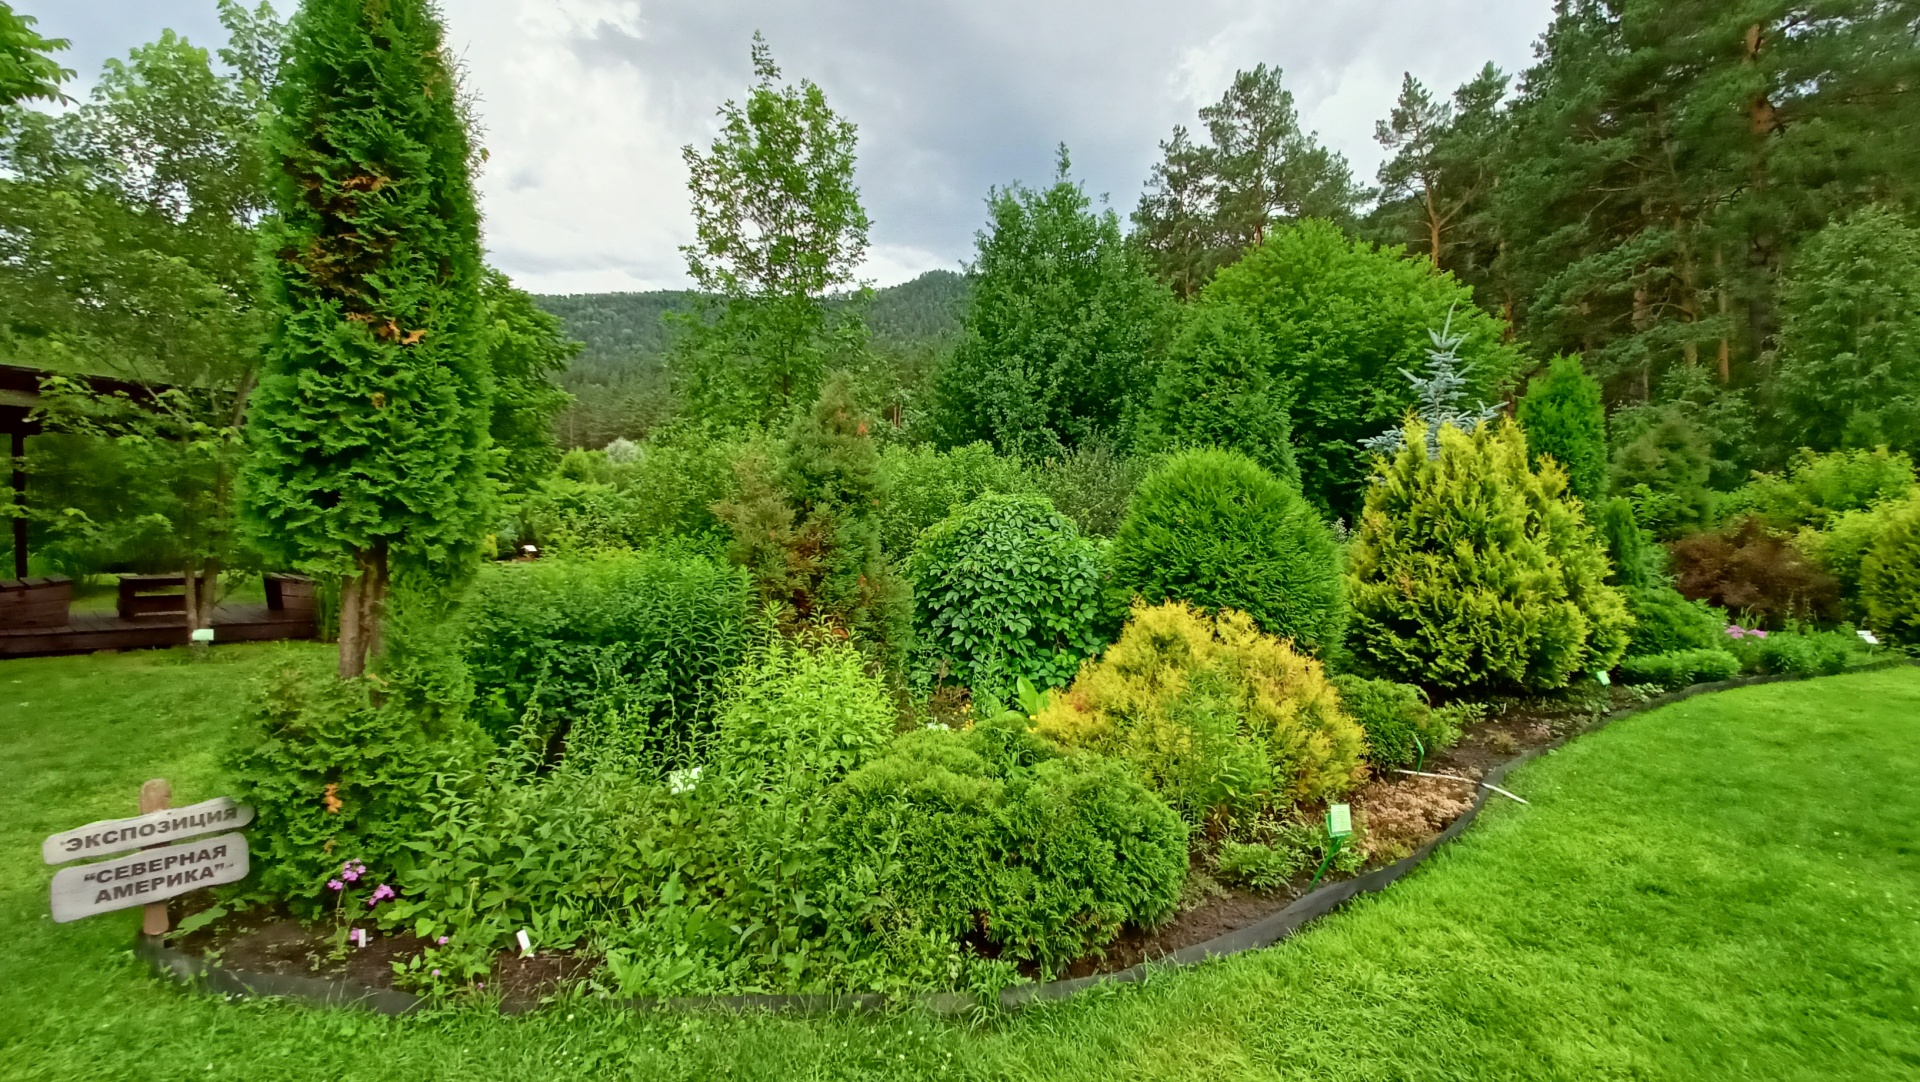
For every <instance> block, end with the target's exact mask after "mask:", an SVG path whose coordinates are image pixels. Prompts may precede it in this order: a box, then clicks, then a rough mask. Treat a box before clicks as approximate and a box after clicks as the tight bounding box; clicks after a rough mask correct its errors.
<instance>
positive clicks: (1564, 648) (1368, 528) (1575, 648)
mask: <svg viewBox="0 0 1920 1082" xmlns="http://www.w3.org/2000/svg"><path fill="white" fill-rule="evenodd" d="M1439 440H1440V450H1439V454H1438V456H1437V457H1435V458H1431V459H1430V458H1428V457H1427V450H1426V447H1427V438H1426V431H1425V427H1424V426H1423V425H1421V424H1420V423H1418V422H1415V423H1414V424H1411V425H1409V426H1408V435H1407V442H1406V445H1405V446H1403V447H1402V448H1401V449H1400V451H1399V452H1398V453H1397V454H1395V455H1394V456H1393V457H1392V458H1391V459H1381V460H1378V461H1377V465H1376V474H1375V479H1374V484H1373V487H1372V488H1371V489H1369V490H1368V492H1367V504H1366V511H1365V513H1364V514H1363V515H1362V517H1361V519H1360V528H1359V530H1358V531H1356V533H1355V535H1354V540H1353V544H1352V548H1351V550H1350V554H1349V568H1348V572H1347V583H1348V591H1349V596H1351V598H1352V600H1353V635H1352V637H1351V640H1350V641H1351V644H1352V647H1353V649H1354V652H1355V653H1356V655H1358V657H1359V658H1360V659H1361V661H1362V662H1363V663H1364V664H1366V665H1368V666H1371V667H1372V668H1374V669H1377V670H1378V671H1379V672H1380V673H1381V674H1382V675H1386V676H1389V677H1391V678H1393V679H1397V680H1402V681H1405V682H1408V683H1417V684H1421V685H1423V686H1426V687H1435V688H1445V689H1447V690H1449V691H1468V690H1472V691H1498V690H1513V689H1520V690H1526V691H1543V690H1547V689H1550V688H1557V687H1563V686H1565V685H1566V684H1567V682H1568V681H1569V680H1571V679H1572V678H1573V676H1574V675H1575V674H1576V673H1582V672H1593V671H1597V670H1605V669H1611V668H1612V667H1613V666H1614V664H1615V662H1617V661H1618V660H1619V659H1620V656H1621V654H1622V653H1623V652H1624V651H1625V649H1626V645H1627V634H1628V630H1629V628H1630V627H1631V626H1632V617H1631V616H1629V615H1628V613H1627V606H1626V600H1625V599H1624V598H1623V597H1621V595H1620V591H1619V590H1618V589H1616V588H1615V587H1612V586H1609V585H1607V583H1606V573H1607V558H1606V554H1605V552H1604V551H1603V550H1602V549H1601V547H1600V542H1599V540H1598V539H1597V538H1596V537H1595V536H1594V533H1593V530H1592V528H1591V527H1589V526H1588V525H1587V523H1586V521H1585V520H1584V519H1583V518H1582V517H1581V514H1580V508H1579V505H1578V503H1577V502H1574V501H1570V500H1569V499H1568V498H1567V481H1566V474H1565V473H1564V472H1563V471H1562V470H1561V469H1560V467H1559V466H1558V465H1557V464H1555V463H1552V462H1546V463H1543V464H1542V466H1541V469H1540V470H1539V471H1538V472H1535V471H1534V470H1532V469H1530V468H1529V467H1528V465H1527V445H1526V440H1525V438H1524V437H1523V436H1522V435H1521V432H1520V429H1519V428H1518V427H1517V426H1515V425H1513V424H1511V423H1507V424H1498V425H1482V426H1480V427H1479V428H1478V429H1477V430H1475V431H1474V432H1473V433H1472V434H1470V435H1469V434H1467V433H1463V432H1461V431H1459V430H1458V429H1455V428H1453V427H1451V426H1448V427H1444V428H1442V429H1441V430H1440V436H1439Z"/></svg>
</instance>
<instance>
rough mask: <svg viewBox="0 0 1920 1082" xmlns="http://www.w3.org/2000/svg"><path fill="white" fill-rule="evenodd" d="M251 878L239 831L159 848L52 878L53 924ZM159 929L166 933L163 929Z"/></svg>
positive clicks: (78, 867)
mask: <svg viewBox="0 0 1920 1082" xmlns="http://www.w3.org/2000/svg"><path fill="white" fill-rule="evenodd" d="M197 806H198V805H196V807H197ZM183 810H184V809H183ZM142 818H146V817H145V816H142ZM246 875H247V836H246V835H244V834H240V833H238V832H236V833H233V834H221V835H219V836H217V837H213V838H201V839H199V840H197V841H191V842H183V843H181V844H178V845H163V846H156V847H154V848H152V849H146V850H142V851H141V852H138V853H132V854H129V855H127V856H124V857H115V858H114V859H112V860H103V861H101V862H100V863H98V864H81V865H76V866H75V867H72V868H62V869H60V870H59V871H58V872H56V873H55V874H54V877H53V919H54V921H55V922H57V923H61V924H64V923H66V922H67V921H71V920H79V919H81V918H82V917H91V916H96V915H98V914H100V913H111V912H113V911H114V910H116V909H129V908H131V907H133V906H137V905H149V904H153V903H159V902H164V901H166V900H167V899H168V898H173V897H177V896H178V895H182V894H185V893H187V892H188V891H192V890H199V889H200V888H202V887H217V886H219V885H220V884H222V883H237V882H239V881H240V880H242V879H244V878H246ZM163 912H164V910H163ZM160 930H161V931H165V930H166V929H165V927H164V925H163V926H162V928H161V929H160ZM150 934H158V933H150Z"/></svg>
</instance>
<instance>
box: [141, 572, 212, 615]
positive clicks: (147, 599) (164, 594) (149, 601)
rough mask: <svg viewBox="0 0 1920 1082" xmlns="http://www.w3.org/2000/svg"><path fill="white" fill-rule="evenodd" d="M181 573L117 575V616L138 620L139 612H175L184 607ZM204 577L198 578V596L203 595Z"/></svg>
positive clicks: (166, 613) (184, 608) (183, 577)
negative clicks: (199, 593) (118, 600)
mask: <svg viewBox="0 0 1920 1082" xmlns="http://www.w3.org/2000/svg"><path fill="white" fill-rule="evenodd" d="M186 588H187V577H186V576H185V575H122V576H120V605H119V612H120V619H122V620H138V619H139V618H141V617H142V616H177V615H184V614H185V613H186V611H187V593H186ZM206 589H207V580H206V577H205V576H204V575H203V576H201V578H200V590H201V596H202V597H204V596H206Z"/></svg>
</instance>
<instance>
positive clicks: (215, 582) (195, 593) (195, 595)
mask: <svg viewBox="0 0 1920 1082" xmlns="http://www.w3.org/2000/svg"><path fill="white" fill-rule="evenodd" d="M183 577H184V578H185V580H186V585H185V586H184V587H183V588H182V601H183V603H184V607H185V609H186V611H187V641H188V642H189V643H192V644H193V648H194V652H195V653H200V652H203V651H204V650H205V649H206V644H205V643H203V642H198V641H195V640H194V638H193V633H194V632H196V631H199V630H200V629H201V628H207V627H212V626H213V606H214V599H215V594H217V593H218V592H219V583H220V564H219V562H218V561H209V562H208V563H206V564H205V565H195V564H188V565H187V568H186V574H185V575H184V576H183Z"/></svg>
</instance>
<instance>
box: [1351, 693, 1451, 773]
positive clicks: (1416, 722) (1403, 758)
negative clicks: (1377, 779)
mask: <svg viewBox="0 0 1920 1082" xmlns="http://www.w3.org/2000/svg"><path fill="white" fill-rule="evenodd" d="M1333 686H1334V689H1335V690H1337V691H1338V692H1339V693H1340V706H1341V707H1342V708H1343V709H1345V710H1346V712H1347V713H1348V714H1350V715H1352V717H1353V720H1355V721H1357V722H1359V723H1360V727H1361V728H1362V729H1364V730H1366V733H1367V762H1369V763H1371V764H1372V765H1373V768H1374V772H1375V773H1380V772H1383V771H1387V770H1392V769H1394V768H1396V767H1410V766H1412V765H1413V764H1414V763H1415V762H1418V761H1419V760H1420V759H1422V758H1424V757H1425V756H1427V755H1431V754H1433V753H1434V752H1437V751H1439V750H1441V749H1442V748H1444V747H1446V746H1447V745H1448V744H1450V743H1452V741H1453V740H1454V739H1455V738H1457V737H1458V735H1459V734H1458V731H1457V730H1453V729H1452V727H1451V726H1450V725H1448V724H1446V723H1445V722H1444V721H1443V720H1441V719H1439V718H1436V717H1435V716H1434V712H1433V708H1432V707H1431V706H1429V705H1428V704H1427V695H1426V692H1424V691H1421V690H1420V689H1419V688H1417V687H1414V686H1413V685H1412V684H1396V683H1394V682H1393V681H1391V680H1369V679H1367V678H1366V677H1364V676H1354V675H1351V674H1344V673H1343V674H1341V675H1339V676H1336V677H1334V678H1333Z"/></svg>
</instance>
